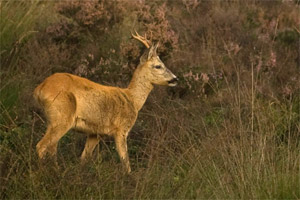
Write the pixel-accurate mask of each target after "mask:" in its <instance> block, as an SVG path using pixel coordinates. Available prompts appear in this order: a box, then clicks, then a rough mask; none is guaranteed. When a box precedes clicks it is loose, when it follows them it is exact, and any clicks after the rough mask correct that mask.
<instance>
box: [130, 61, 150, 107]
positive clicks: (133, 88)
mask: <svg viewBox="0 0 300 200" xmlns="http://www.w3.org/2000/svg"><path fill="white" fill-rule="evenodd" d="M145 77H146V75H145V74H144V73H143V69H142V66H139V67H138V68H137V69H136V70H135V72H134V74H133V77H132V79H131V81H130V84H129V86H128V88H127V89H128V91H129V93H130V95H131V96H132V99H133V102H134V106H135V108H136V109H137V110H140V109H141V108H142V107H143V105H144V103H145V102H146V100H147V98H148V96H149V94H150V92H151V90H152V89H153V85H152V83H151V82H150V81H148V80H147V79H146V78H145Z"/></svg>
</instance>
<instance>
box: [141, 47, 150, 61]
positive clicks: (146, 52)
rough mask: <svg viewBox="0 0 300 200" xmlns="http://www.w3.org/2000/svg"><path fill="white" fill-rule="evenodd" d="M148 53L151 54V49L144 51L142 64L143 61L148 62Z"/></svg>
mask: <svg viewBox="0 0 300 200" xmlns="http://www.w3.org/2000/svg"><path fill="white" fill-rule="evenodd" d="M148 55H149V49H147V50H146V51H145V53H143V55H142V56H141V57H140V64H143V63H145V62H147V60H148Z"/></svg>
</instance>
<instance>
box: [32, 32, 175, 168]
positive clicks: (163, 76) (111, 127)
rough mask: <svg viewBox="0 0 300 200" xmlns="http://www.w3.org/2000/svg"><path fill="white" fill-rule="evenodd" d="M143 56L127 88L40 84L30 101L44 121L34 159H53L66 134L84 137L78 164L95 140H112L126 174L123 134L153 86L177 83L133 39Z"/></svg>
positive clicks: (64, 81)
mask: <svg viewBox="0 0 300 200" xmlns="http://www.w3.org/2000/svg"><path fill="white" fill-rule="evenodd" d="M132 36H133V37H134V38H135V39H137V40H139V41H141V42H142V43H143V44H144V45H145V46H146V47H147V48H148V50H147V53H146V54H144V55H143V56H142V57H141V58H140V64H139V66H138V67H137V69H136V70H135V72H134V74H133V77H132V80H131V82H130V84H129V86H128V88H118V87H110V86H104V85H100V84H97V83H95V82H92V81H90V80H88V79H85V78H81V77H79V76H75V75H72V74H68V73H56V74H53V75H51V76H50V77H48V78H46V79H45V80H44V81H43V82H42V83H41V84H40V85H39V86H38V87H37V88H36V89H35V90H34V97H35V99H36V101H37V102H38V103H39V104H40V105H41V107H42V108H43V110H44V113H45V116H46V118H47V123H48V125H47V130H46V133H45V135H44V137H43V138H42V139H41V140H40V141H39V142H38V144H37V145H36V148H37V152H38V156H39V158H40V159H43V158H44V157H45V155H46V154H47V153H48V154H49V155H50V156H56V152H57V144H58V141H59V140H60V139H61V138H62V137H63V136H64V135H65V134H66V133H67V131H68V130H70V129H71V128H73V129H75V130H79V131H82V132H85V133H86V134H87V140H86V144H85V147H84V150H83V152H82V154H81V162H82V163H84V162H85V160H86V159H87V157H90V156H91V155H92V153H93V150H94V148H95V146H96V145H97V144H98V142H99V140H100V137H99V135H101V134H106V135H110V136H113V137H114V139H115V143H116V149H117V152H118V154H119V156H120V160H121V162H122V164H123V166H124V167H125V169H126V171H127V172H128V173H130V171H131V168H130V164H129V157H128V152H127V136H128V132H129V131H130V129H131V128H132V126H133V125H134V123H135V121H136V119H137V116H138V112H139V110H140V109H141V108H142V106H143V104H144V103H145V101H146V99H147V97H148V95H149V93H150V91H151V90H152V89H153V84H157V85H169V86H175V85H176V84H177V81H178V79H177V78H176V76H175V75H174V74H173V73H172V72H171V71H169V70H168V69H167V68H166V67H165V65H164V64H163V62H162V61H161V60H160V59H159V57H158V56H157V53H156V49H157V46H158V45H157V44H156V45H151V47H150V44H149V42H150V41H149V40H147V39H146V35H145V37H142V36H140V35H138V33H136V35H133V34H132Z"/></svg>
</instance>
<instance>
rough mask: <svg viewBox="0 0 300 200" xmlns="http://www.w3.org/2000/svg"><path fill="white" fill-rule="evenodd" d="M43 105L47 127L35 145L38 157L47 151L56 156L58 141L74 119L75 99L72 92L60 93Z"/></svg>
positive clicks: (43, 156)
mask: <svg viewBox="0 0 300 200" xmlns="http://www.w3.org/2000/svg"><path fill="white" fill-rule="evenodd" d="M44 105H45V107H44V110H45V115H46V117H47V120H48V127H47V131H46V133H45V135H44V137H43V138H42V139H41V140H40V141H39V142H38V144H37V145H36V148H37V152H38V155H39V158H40V159H43V158H45V156H46V155H47V153H49V154H50V156H52V157H53V156H56V152H57V144H58V141H59V140H60V139H61V138H62V137H63V136H64V135H65V134H66V133H67V132H68V130H70V129H71V128H72V126H73V124H74V121H75V111H76V101H75V98H74V96H73V95H72V94H66V93H65V94H60V95H59V96H57V98H55V100H53V101H52V102H50V103H49V102H46V103H45V104H44Z"/></svg>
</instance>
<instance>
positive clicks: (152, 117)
mask: <svg viewBox="0 0 300 200" xmlns="http://www.w3.org/2000/svg"><path fill="white" fill-rule="evenodd" d="M117 2H118V1H116V2H114V4H109V6H115V8H116V9H120V10H121V11H122V12H121V11H120V13H118V15H120V16H115V21H110V23H107V24H109V25H110V26H112V27H113V28H111V30H110V29H109V30H106V31H107V33H105V34H107V35H109V36H107V37H110V33H112V34H111V35H112V36H111V38H110V40H114V45H113V46H118V42H120V41H119V40H120V38H117V39H116V38H114V37H117V36H118V35H119V34H120V33H121V34H123V32H125V30H122V27H125V25H124V24H122V23H128V22H126V20H128V19H127V18H126V17H124V21H122V19H123V18H122V15H123V14H124V13H125V14H126V9H127V7H122V6H126V5H127V4H120V5H119V4H117ZM141 2H142V1H141ZM94 3H96V2H93V4H94ZM110 3H111V2H110ZM290 3H291V2H290ZM292 3H293V2H292ZM75 4H76V5H77V6H78V4H80V3H78V2H76V3H75ZM63 5H65V4H63ZM128 5H130V6H131V7H130V11H132V10H134V8H133V7H132V6H134V5H132V2H131V1H129V4H128ZM166 5H167V6H165V5H164V4H163V3H162V2H158V3H157V2H151V3H149V4H147V3H144V4H143V2H142V3H141V4H138V5H137V7H138V8H137V10H138V12H137V13H138V14H139V15H141V16H142V17H144V18H145V20H142V22H140V23H141V24H142V23H143V22H145V23H146V25H145V26H146V27H152V26H154V28H155V23H153V24H152V22H151V23H150V22H147V20H146V19H148V17H149V16H148V15H146V14H149V13H150V14H153V13H154V15H153V16H150V17H149V18H150V19H155V20H157V21H158V22H160V23H161V24H163V26H164V27H163V30H164V31H165V32H164V31H162V33H163V34H166V35H165V36H168V34H170V33H172V31H169V28H170V26H172V28H173V29H172V30H176V32H177V33H178V34H179V36H180V37H179V38H180V40H179V43H180V44H179V47H180V48H179V49H177V50H176V51H174V52H172V53H170V58H169V60H166V62H165V63H166V64H168V65H169V66H170V67H171V68H172V71H175V72H176V74H177V75H178V76H179V77H180V79H181V83H180V86H179V87H178V88H175V89H172V90H171V89H170V90H169V89H167V90H166V89H164V88H162V87H156V88H155V89H154V91H153V92H152V93H151V95H150V96H149V99H148V100H147V102H146V105H145V106H144V108H143V109H142V110H141V112H140V115H139V118H138V120H137V122H136V124H135V126H134V127H133V129H132V131H131V132H130V136H129V138H128V143H129V144H128V150H129V155H130V161H131V165H132V169H133V170H132V173H131V174H130V175H124V173H123V170H122V167H121V163H120V161H119V158H118V155H117V152H116V150H115V148H114V142H113V141H112V140H111V139H110V138H102V140H101V142H100V144H99V146H98V147H97V148H96V150H95V153H94V156H93V159H91V161H90V163H88V164H87V165H85V166H80V165H79V157H80V154H81V151H82V150H83V147H84V142H85V141H84V140H85V135H84V134H81V133H77V132H74V131H70V132H69V133H67V134H66V136H64V137H63V138H62V139H61V141H60V143H59V146H58V163H59V167H58V168H56V167H55V165H54V164H53V163H51V161H49V163H46V164H44V165H41V164H40V163H39V161H38V158H37V154H36V150H35V145H36V144H37V142H38V141H39V140H40V139H41V137H42V135H43V133H44V131H45V128H46V122H45V121H44V120H43V115H42V114H41V112H40V111H39V110H38V109H36V108H35V107H34V104H33V103H32V102H31V101H32V100H31V99H32V97H31V96H32V95H31V93H32V90H33V88H34V87H35V86H36V83H37V82H39V81H40V79H42V78H45V76H46V75H47V74H49V73H50V72H51V71H53V72H56V71H65V70H69V71H71V72H72V73H76V70H73V69H76V68H77V65H80V66H81V65H82V63H88V64H86V66H85V67H86V68H85V69H86V70H87V72H88V73H92V72H93V70H96V72H97V70H98V71H100V72H102V71H103V73H102V74H97V73H94V74H92V75H91V77H92V78H93V79H94V80H97V81H100V82H101V81H103V79H105V81H108V80H110V79H114V78H118V79H121V80H122V81H125V80H127V79H126V78H127V74H122V73H117V72H116V67H114V69H112V67H111V64H112V63H113V64H114V66H115V65H117V64H118V63H120V61H119V60H117V58H115V57H118V56H111V57H110V58H109V59H110V60H109V59H107V60H105V59H106V57H105V56H103V55H102V54H101V53H99V52H106V53H107V54H115V55H119V54H120V55H121V52H118V49H117V50H116V52H115V50H114V49H111V46H112V45H110V42H109V41H105V39H103V38H102V39H101V40H100V39H99V40H96V39H95V40H94V39H93V38H94V37H95V35H96V34H98V32H91V31H92V28H91V27H89V28H88V30H89V31H85V30H86V29H87V28H86V27H81V26H80V25H78V24H76V23H74V22H73V21H72V19H71V20H70V19H69V21H59V20H55V19H52V17H51V16H52V15H51V16H50V15H48V14H46V15H45V16H44V18H43V19H46V20H45V23H47V22H49V21H52V22H53V24H51V26H50V28H48V29H46V30H45V28H46V27H48V26H47V24H45V25H43V24H44V22H41V21H40V20H41V16H42V15H43V13H45V12H46V13H56V14H57V12H58V11H56V10H55V8H54V7H51V6H50V7H49V6H48V5H46V4H45V3H44V2H42V1H6V2H1V4H0V6H1V15H2V17H1V24H0V26H1V27H0V28H1V29H0V31H1V41H3V43H2V44H1V56H2V59H1V65H3V63H10V64H8V65H6V66H1V67H2V68H4V69H5V70H4V72H5V73H6V74H10V75H9V76H3V74H2V76H1V88H0V92H1V93H0V103H1V104H0V111H1V113H0V191H1V192H0V198H1V199H46V198H47V199H54V198H59V199H112V198H114V199H170V198H174V199H201V198H202V199H209V198H210V199H299V198H300V190H299V187H300V153H299V152H300V137H299V132H300V126H299V121H300V114H299V113H300V105H299V102H300V96H299V89H298V90H297V87H298V86H297V84H298V83H297V81H295V80H294V79H295V77H296V80H297V77H298V76H297V74H296V73H295V72H296V71H295V69H297V67H296V65H297V63H296V61H295V58H297V57H296V56H295V55H296V54H297V51H296V50H295V47H297V44H295V43H294V42H295V34H296V32H295V31H294V32H293V31H292V30H293V29H287V28H286V27H285V26H291V24H292V25H294V24H295V23H294V21H293V20H294V18H295V16H297V12H295V11H296V10H297V9H295V8H294V7H293V6H298V5H297V4H293V5H289V4H288V3H287V4H285V3H283V2H279V1H276V2H275V1H274V2H271V3H266V2H257V1H253V2H250V1H249V2H247V4H246V5H244V2H243V1H241V2H239V1H237V2H223V1H178V2H175V1H170V2H169V1H168V3H167V4H166ZM65 6H67V8H72V9H73V7H68V6H70V5H69V4H67V3H66V5H65ZM118 6H119V7H118ZM155 6H157V8H158V9H157V10H158V11H159V12H156V10H154V11H153V10H151V9H153V8H156V7H155ZM168 6H169V7H168ZM50 8H51V9H50ZM89 8H90V7H89V4H87V5H86V7H84V10H83V11H84V12H87V13H90V14H91V12H89ZM101 8H102V7H101ZM109 8H110V7H109ZM103 9H105V7H103ZM2 10H3V11H2ZM75 10H76V9H75ZM124 10H125V11H124ZM145 10H146V11H147V12H146V13H143V11H145ZM92 11H93V12H96V13H97V14H98V15H99V16H100V19H106V17H103V16H101V13H98V12H97V10H95V9H94V7H92ZM148 11H149V12H148ZM200 11H201V12H200ZM60 12H61V11H60ZM12 13H17V15H15V16H14V15H12ZM103 13H105V12H103ZM276 13H280V16H283V17H282V18H280V17H278V16H277V15H276ZM67 14H69V15H70V16H72V15H75V14H74V13H67ZM134 14H135V13H134V12H133V11H132V12H131V13H130V16H131V17H132V18H134V16H135V15H134ZM93 16H94V15H93ZM159 16H163V20H162V21H160V20H159V19H158V17H159ZM165 16H168V17H165ZM178 16H180V20H178ZM76 17H77V18H78V20H79V21H80V20H84V19H85V18H88V20H91V19H93V20H95V21H93V23H96V24H97V25H98V26H101V23H100V22H99V20H97V16H96V17H95V18H90V17H89V15H83V18H80V17H82V16H81V15H76ZM107 18H109V17H107ZM169 18H170V21H167V20H168V19H169ZM47 20H48V21H47ZM83 22H84V21H83ZM158 22H157V23H158ZM147 23H148V24H147ZM276 23H278V24H277V25H276ZM83 24H84V23H83ZM166 24H167V25H166ZM43 26H44V27H43ZM141 26H142V25H141ZM120 27H121V28H120ZM291 27H293V26H291ZM156 28H160V25H159V26H157V27H156ZM119 29H120V30H119ZM38 30H40V31H39V32H37V33H33V32H35V31H38ZM47 30H48V32H47ZM56 30H59V31H57V32H56ZM101 30H102V29H101ZM286 30H288V31H289V32H293V34H291V35H288V34H286V32H285V31H286ZM110 31H111V32H110ZM70 33H72V34H70ZM128 33H130V30H128ZM277 33H281V34H277ZM51 34H52V35H51ZM55 34H56V35H55ZM101 34H103V33H102V32H101ZM268 34H269V35H268ZM53 35H54V36H53ZM91 35H93V36H91ZM266 35H267V36H266ZM30 36H34V37H30ZM296 36H298V35H297V34H296ZM266 37H267V39H268V38H271V40H270V41H269V40H268V41H269V42H265V41H264V40H265V39H261V38H266ZM2 38H3V39H2ZM78 38H79V39H78ZM81 38H84V39H81ZM105 38H106V37H105ZM166 38H167V37H166ZM172 38H177V37H175V36H174V35H172ZM89 40H91V42H90V43H88V41H89ZM166 40H167V39H166ZM78 41H79V44H77V43H76V42H78ZM99 41H101V44H98V43H97V42H99ZM128 41H129V39H128V38H126V41H125V42H124V43H122V45H125V47H126V48H124V49H125V50H126V51H128V52H131V51H134V50H135V49H134V48H137V47H133V46H130V44H128V46H126V42H128ZM286 41H288V42H286ZM291 41H292V42H291ZM82 42H84V43H82ZM105 42H106V43H105ZM95 43H96V44H95ZM102 43H103V44H102ZM107 47H109V49H107ZM127 47H128V48H127ZM14 49H15V50H14ZM18 49H20V51H18ZM99 49H100V50H99ZM124 49H123V50H124ZM168 49H169V48H166V51H167V50H168ZM174 49H175V48H174ZM125 50H124V52H126V51H125ZM120 51H122V49H121V50H120ZM14 52H17V53H14ZM74 52H76V53H82V54H84V53H86V52H89V54H88V56H87V57H84V55H81V54H80V55H77V54H75V53H74ZM108 52H109V53H108ZM270 52H271V53H270ZM295 52H296V54H295ZM131 53H132V52H131ZM73 54H75V55H73ZM124 54H125V53H124ZM132 54H133V53H132ZM273 54H274V55H276V57H275V58H274V55H273ZM94 55H95V56H94ZM122 55H123V54H122ZM123 56H124V55H123ZM272 56H273V57H272ZM125 58H126V56H124V57H122V58H121V59H120V60H126V59H127V58H126V59H125ZM131 59H132V58H131ZM165 59H167V56H166V57H165ZM9 60H11V61H9ZM132 60H133V59H132ZM274 60H275V61H274ZM8 61H9V62H8ZM98 63H100V64H98ZM101 63H102V64H101ZM103 63H108V64H103ZM274 63H275V64H274ZM64 65H66V66H67V67H66V66H64ZM73 65H74V66H73ZM72 66H73V68H72ZM95 66H96V67H95ZM68 67H69V68H68ZM89 67H94V68H89ZM130 67H131V66H130V63H124V64H123V65H122V70H125V71H126V70H128V71H126V72H130ZM120 68H121V67H120ZM14 69H17V70H14ZM101 70H102V71H101ZM110 70H111V71H110ZM293 70H294V71H293ZM121 72H123V71H121ZM1 73H3V72H1ZM88 73H86V74H88ZM112 73H114V74H112ZM83 74H84V73H83ZM125 76H126V77H125ZM97 77H98V78H97ZM99 77H100V78H99ZM37 79H38V80H37ZM112 82H113V81H112ZM113 84H116V83H115V82H114V83H113ZM122 84H125V82H124V83H123V82H122ZM282 91H283V92H282ZM297 91H298V92H297Z"/></svg>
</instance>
